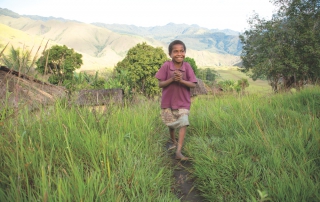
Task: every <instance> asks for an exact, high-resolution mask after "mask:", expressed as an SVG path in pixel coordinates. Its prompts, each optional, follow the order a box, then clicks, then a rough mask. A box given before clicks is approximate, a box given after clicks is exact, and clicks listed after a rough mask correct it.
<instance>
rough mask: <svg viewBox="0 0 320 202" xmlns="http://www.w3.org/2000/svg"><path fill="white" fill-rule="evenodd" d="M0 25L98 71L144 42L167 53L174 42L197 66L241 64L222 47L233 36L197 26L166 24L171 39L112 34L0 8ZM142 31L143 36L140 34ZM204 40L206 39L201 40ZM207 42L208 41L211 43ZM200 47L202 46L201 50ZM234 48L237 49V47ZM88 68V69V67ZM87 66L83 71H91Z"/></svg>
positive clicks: (162, 35) (100, 28) (151, 30)
mask: <svg viewBox="0 0 320 202" xmlns="http://www.w3.org/2000/svg"><path fill="white" fill-rule="evenodd" d="M43 18H44V19H43ZM0 23H1V24H4V25H7V26H9V27H11V28H13V29H17V30H20V31H23V32H25V33H27V34H31V35H36V36H40V37H43V38H46V39H49V40H52V41H53V42H55V43H57V44H64V45H67V46H68V47H70V48H73V49H75V50H76V51H79V52H81V53H84V54H87V55H88V56H90V57H92V58H95V59H94V60H95V62H94V63H93V64H92V66H91V69H94V68H95V69H101V68H105V67H106V66H108V67H113V66H114V65H116V63H117V62H119V61H121V60H122V59H123V58H124V57H125V55H126V53H127V51H128V50H129V49H130V48H131V47H133V46H135V45H136V44H138V43H143V42H146V43H147V44H149V45H151V46H154V47H161V48H163V50H164V51H165V52H167V46H168V43H169V42H170V41H171V40H174V39H177V38H179V39H181V40H183V41H184V42H185V43H186V44H187V56H189V57H192V58H194V59H195V60H196V62H197V65H198V66H221V65H225V66H231V65H233V64H236V63H238V62H239V60H240V57H239V56H238V55H236V54H230V53H228V52H227V51H226V50H227V49H225V47H226V48H228V43H229V42H228V43H225V41H223V40H224V38H226V37H230V40H229V39H228V40H229V41H232V39H233V40H235V38H234V37H235V36H232V35H227V34H225V33H222V32H214V33H215V34H214V33H211V32H210V30H209V29H206V28H201V27H199V26H198V25H192V26H189V25H186V24H182V25H181V24H180V25H176V24H174V23H169V24H168V26H170V27H171V28H172V30H171V32H170V33H171V35H170V34H165V32H164V31H163V30H168V27H166V26H167V25H166V26H157V27H149V28H145V27H144V28H143V27H137V26H127V27H125V26H124V25H121V26H122V27H123V26H124V28H123V29H124V30H127V29H132V30H135V31H131V32H128V33H123V32H120V31H115V30H114V29H115V28H113V29H111V28H109V29H108V28H106V27H103V26H105V24H100V26H98V25H96V23H92V24H87V23H82V22H78V21H74V20H66V19H63V18H55V17H49V18H47V17H41V16H30V15H29V16H26V15H23V16H21V15H19V14H17V13H15V12H13V11H10V10H8V9H2V8H0ZM174 29H176V30H179V31H180V32H181V35H174V34H172V33H175V32H174ZM141 30H142V31H144V32H145V33H146V34H144V35H143V34H141ZM134 32H136V33H134ZM182 32H183V33H182ZM197 32H198V34H197ZM155 33H156V34H155ZM204 33H205V34H206V35H205V34H204ZM197 36H201V37H202V38H201V40H203V41H202V42H201V41H200V42H199V38H197ZM204 36H205V37H206V38H204ZM217 36H219V37H220V39H219V37H218V38H217V39H214V40H215V41H213V39H212V38H213V37H217ZM205 39H207V41H205ZM209 40H211V42H210V41H209ZM219 40H220V41H219ZM235 41H236V40H235ZM197 43H198V45H197ZM210 43H211V46H210ZM219 43H220V46H221V47H224V49H223V48H222V49H221V47H220V49H219V47H217V46H215V45H216V44H218V45H219ZM199 44H201V46H200V45H199ZM213 44H215V45H213ZM225 44H226V45H225ZM235 44H236V42H233V43H231V44H229V48H230V47H231V48H232V47H233V48H234V46H235ZM194 46H198V50H197V49H196V48H194ZM236 46H239V45H238V44H236ZM199 47H200V48H199ZM201 48H202V49H201ZM231 48H230V50H231ZM229 52H232V51H229ZM99 60H100V61H102V62H101V64H99V62H98V61H99ZM88 66H90V65H89V64H88ZM88 66H87V67H86V68H90V67H88Z"/></svg>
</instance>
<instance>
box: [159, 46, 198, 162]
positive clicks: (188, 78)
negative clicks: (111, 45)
mask: <svg viewBox="0 0 320 202" xmlns="http://www.w3.org/2000/svg"><path fill="white" fill-rule="evenodd" d="M185 54H186V46H185V44H184V43H183V42H182V41H180V40H175V41H173V42H171V43H170V44H169V55H170V57H171V59H172V60H171V61H167V62H165V63H164V64H163V65H162V66H161V68H160V69H159V71H158V72H157V73H156V78H157V79H158V80H159V87H160V88H162V98H161V118H162V120H163V122H164V123H165V124H166V125H167V126H168V127H169V132H170V137H171V141H172V145H171V147H170V148H169V149H174V148H177V150H176V159H178V160H183V161H185V160H188V158H187V157H185V156H183V155H182V153H181V149H182V145H183V141H184V137H185V134H186V130H187V126H189V120H188V115H189V110H190V106H191V96H190V88H194V87H195V86H196V83H197V79H196V76H195V74H194V72H193V70H192V68H191V66H190V64H189V63H187V62H184V61H183V60H184V58H185ZM178 128H180V129H179V138H178V142H177V141H176V138H175V129H178Z"/></svg>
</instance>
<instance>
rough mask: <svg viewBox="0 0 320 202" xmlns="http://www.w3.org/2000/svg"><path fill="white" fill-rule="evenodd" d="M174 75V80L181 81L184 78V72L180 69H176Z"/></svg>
mask: <svg viewBox="0 0 320 202" xmlns="http://www.w3.org/2000/svg"><path fill="white" fill-rule="evenodd" d="M173 75H174V77H173V80H174V81H178V82H179V81H181V80H182V73H181V72H180V71H179V70H176V71H174V74H173Z"/></svg>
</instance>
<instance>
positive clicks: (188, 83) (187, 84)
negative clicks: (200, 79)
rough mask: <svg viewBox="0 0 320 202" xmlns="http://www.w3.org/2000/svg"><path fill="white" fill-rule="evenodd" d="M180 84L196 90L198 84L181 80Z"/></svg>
mask: <svg viewBox="0 0 320 202" xmlns="http://www.w3.org/2000/svg"><path fill="white" fill-rule="evenodd" d="M179 83H182V84H183V85H185V86H187V87H189V88H194V87H196V83H193V82H191V81H186V80H182V79H181V80H180V81H179Z"/></svg>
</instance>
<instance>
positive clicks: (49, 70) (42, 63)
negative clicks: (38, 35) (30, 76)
mask: <svg viewBox="0 0 320 202" xmlns="http://www.w3.org/2000/svg"><path fill="white" fill-rule="evenodd" d="M36 65H37V68H36V69H37V70H38V71H39V72H40V73H42V74H50V77H49V82H50V83H52V84H63V83H64V82H66V81H68V80H72V79H73V72H74V71H75V70H76V69H79V68H80V67H81V65H82V55H81V54H79V53H77V52H75V51H74V50H73V49H69V48H68V47H67V46H65V45H63V46H59V45H55V46H52V47H51V48H50V49H48V50H46V51H44V53H43V54H42V56H41V57H40V58H39V59H38V60H37V62H36Z"/></svg>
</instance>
